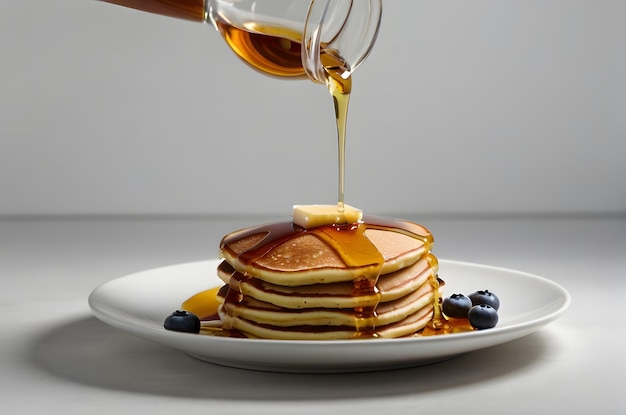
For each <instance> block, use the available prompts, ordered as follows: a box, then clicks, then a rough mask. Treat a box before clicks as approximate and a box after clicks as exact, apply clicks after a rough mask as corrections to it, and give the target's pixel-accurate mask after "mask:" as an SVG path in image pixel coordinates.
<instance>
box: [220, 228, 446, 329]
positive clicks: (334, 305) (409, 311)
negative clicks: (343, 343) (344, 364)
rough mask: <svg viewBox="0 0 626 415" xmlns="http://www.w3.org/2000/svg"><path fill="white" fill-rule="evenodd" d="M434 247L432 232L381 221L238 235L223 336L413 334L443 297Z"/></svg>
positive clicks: (224, 245) (227, 266) (229, 254)
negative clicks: (230, 333) (228, 332)
mask: <svg viewBox="0 0 626 415" xmlns="http://www.w3.org/2000/svg"><path fill="white" fill-rule="evenodd" d="M432 245H433V237H432V235H431V233H430V232H429V231H428V230H427V229H426V228H424V227H422V226H420V225H417V224H414V223H411V222H407V221H400V220H388V219H380V218H365V219H364V220H363V221H362V222H359V223H355V224H348V225H324V226H319V227H315V228H312V229H304V228H302V227H299V226H298V225H294V224H293V223H291V222H286V223H277V224H269V225H261V226H256V227H253V228H248V229H243V230H240V231H236V232H233V233H231V234H229V235H226V236H225V237H224V238H223V239H222V242H221V244H220V252H221V254H222V256H223V258H224V261H223V262H222V263H221V264H220V266H219V267H218V276H219V277H220V278H221V279H222V280H223V281H224V282H225V284H226V288H227V289H223V290H221V292H222V297H221V301H223V304H222V305H221V306H220V309H219V315H220V318H221V319H222V323H223V326H224V328H226V329H234V330H238V331H240V332H243V333H245V334H246V335H248V336H250V337H260V338H272V339H348V338H362V337H374V336H376V337H401V336H407V335H411V334H414V333H416V332H417V331H419V330H420V329H422V328H423V327H424V326H425V324H427V323H428V321H429V320H430V318H431V316H432V312H433V311H432V310H433V303H434V301H436V300H437V299H438V298H439V295H440V294H439V288H438V285H437V271H438V263H437V259H436V257H435V256H434V255H432V254H431V253H430V250H431V248H432Z"/></svg>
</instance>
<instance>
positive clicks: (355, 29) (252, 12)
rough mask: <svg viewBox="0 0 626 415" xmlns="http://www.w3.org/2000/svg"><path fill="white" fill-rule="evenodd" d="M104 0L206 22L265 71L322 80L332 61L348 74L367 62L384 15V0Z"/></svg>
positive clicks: (319, 81)
mask: <svg viewBox="0 0 626 415" xmlns="http://www.w3.org/2000/svg"><path fill="white" fill-rule="evenodd" d="M101 1H106V2H108V3H113V4H118V5H122V6H127V7H131V8H134V9H138V10H143V11H147V12H152V13H157V14H161V15H166V16H171V17H177V18H182V19H187V20H193V21H199V22H208V23H210V24H211V25H212V26H213V27H214V28H216V29H217V30H218V31H219V32H220V33H221V35H222V36H223V38H224V40H225V41H226V42H227V43H228V45H229V46H230V48H231V49H232V50H233V51H234V52H235V53H236V54H237V55H238V56H239V57H240V58H241V59H242V60H243V61H244V62H246V63H247V64H248V65H250V66H251V67H252V68H254V69H256V70H258V71H260V72H261V73H264V74H266V75H270V76H276V77H281V78H304V79H306V78H309V79H311V80H312V81H314V82H318V83H327V82H328V79H327V71H326V70H325V68H327V67H328V66H329V65H332V66H333V67H340V68H341V71H342V75H341V76H342V77H344V78H347V77H349V76H350V74H351V73H352V72H353V71H354V70H355V69H356V68H357V67H358V66H359V65H360V64H361V63H362V62H363V61H364V60H365V58H366V57H367V56H368V54H369V52H370V50H371V49H372V46H373V45H374V42H375V40H376V36H377V34H378V28H379V25H380V19H381V14H382V0H311V1H307V0H101ZM329 57H330V58H329ZM337 62H339V64H338V63H337Z"/></svg>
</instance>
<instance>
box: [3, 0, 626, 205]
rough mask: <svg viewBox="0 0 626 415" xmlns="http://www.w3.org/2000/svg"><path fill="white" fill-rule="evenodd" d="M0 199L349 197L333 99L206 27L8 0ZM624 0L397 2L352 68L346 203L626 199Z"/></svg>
mask: <svg viewBox="0 0 626 415" xmlns="http://www.w3.org/2000/svg"><path fill="white" fill-rule="evenodd" d="M0 63H1V65H0V75H1V76H0V215H9V216H14V215H18V216H19V215H57V214H87V215H100V214H213V213H218V214H220V213H250V212H259V213H262V214H265V213H270V214H289V213H290V207H291V205H292V204H294V203H335V202H336V200H337V196H336V193H337V183H336V182H337V174H336V169H337V162H336V138H335V137H336V136H335V129H334V128H335V127H334V117H333V113H332V103H331V101H330V98H329V96H328V93H327V91H326V90H325V89H324V87H322V86H319V85H316V84H313V83H312V82H309V81H296V82H291V81H277V80H275V79H271V78H267V77H264V76H262V75H259V74H257V73H256V72H253V71H251V70H250V69H248V68H247V67H246V66H245V65H243V64H242V63H240V62H239V61H238V59H237V58H236V57H235V56H234V55H233V54H232V52H231V51H230V50H229V49H228V48H227V46H226V45H225V43H224V42H223V41H222V40H221V38H220V37H219V35H218V34H217V33H216V32H214V31H213V29H212V28H211V27H210V26H209V25H206V24H199V23H198V24H194V23H191V22H185V21H182V20H175V19H171V18H165V17H161V16H156V15H150V14H147V13H141V12H136V11H133V10H130V9H126V8H122V7H119V6H114V5H111V4H107V3H101V2H97V1H92V0H55V1H52V0H28V1H25V0H2V2H0ZM625 74H626V2H624V1H621V0H614V1H610V0H593V1H592V0H569V1H565V0H558V1H557V0H554V1H545V0H541V1H539V0H525V1H501V0H493V1H428V2H427V1H413V0H387V1H385V3H384V18H383V24H382V28H381V32H380V36H379V40H378V43H377V45H376V47H375V48H374V51H373V53H372V55H371V56H370V58H369V59H368V61H366V62H365V63H364V64H363V66H361V67H360V68H359V70H358V71H357V72H356V73H355V76H354V78H355V79H354V93H353V97H352V101H351V108H350V116H349V127H348V164H347V192H346V202H347V203H349V204H352V205H357V206H359V207H361V208H363V209H364V210H366V211H370V212H378V213H393V212H413V213H421V212H423V213H442V212H443V213H468V212H469V213H479V214H491V213H495V212H505V213H519V212H526V213H528V212H531V213H533V212H539V213H545V212H566V213H568V212H569V213H580V212H592V213H616V212H624V211H626V184H625V181H624V179H625V178H626V163H625V162H624V161H625V156H624V153H625V151H624V150H625V149H626V138H625V137H626V82H625V80H624V79H625Z"/></svg>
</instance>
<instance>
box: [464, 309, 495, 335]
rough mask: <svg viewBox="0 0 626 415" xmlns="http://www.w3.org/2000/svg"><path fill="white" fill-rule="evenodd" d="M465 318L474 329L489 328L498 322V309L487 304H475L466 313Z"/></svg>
mask: <svg viewBox="0 0 626 415" xmlns="http://www.w3.org/2000/svg"><path fill="white" fill-rule="evenodd" d="M467 319H468V320H469V323H470V324H471V325H472V327H474V328H475V329H476V330H484V329H490V328H492V327H495V326H496V324H498V311H497V310H496V309H495V308H493V307H492V306H490V305H489V304H479V305H475V306H473V307H472V308H470V311H469V312H468V313H467Z"/></svg>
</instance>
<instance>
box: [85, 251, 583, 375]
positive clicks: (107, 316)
mask: <svg viewBox="0 0 626 415" xmlns="http://www.w3.org/2000/svg"><path fill="white" fill-rule="evenodd" d="M219 261H220V260H219V259H208V260H202V261H192V262H184V263H179V264H172V265H164V266H160V267H156V268H152V269H146V270H142V271H137V272H133V273H130V274H127V275H125V276H121V277H118V278H115V279H113V280H110V281H107V282H104V283H102V284H100V285H99V286H97V287H96V288H95V289H94V290H93V291H92V292H91V293H90V295H89V298H88V303H89V307H90V308H91V311H92V313H93V314H94V316H95V317H96V318H98V319H99V320H101V321H103V322H104V323H106V324H108V325H110V326H112V327H115V328H117V329H120V330H122V331H125V332H128V333H130V334H133V335H136V336H139V337H142V338H145V339H148V340H150V341H154V342H157V343H160V344H164V345H167V346H170V347H172V348H175V349H178V350H180V351H182V352H185V353H187V354H189V355H191V356H193V357H196V358H198V359H201V360H204V361H208V362H211V363H217V364H224V365H226V366H232V367H239V368H247V369H255V370H271V371H279V372H299V373H304V372H312V371H313V370H311V369H310V368H309V369H306V368H303V367H299V368H298V367H291V366H293V365H291V366H290V367H276V366H275V365H274V364H269V365H264V364H263V363H258V362H257V363H258V364H254V365H252V364H246V363H245V362H243V363H241V362H239V364H238V363H237V362H227V361H225V360H224V359H219V358H215V359H211V358H210V356H207V355H204V354H200V355H198V354H197V353H193V352H191V351H190V345H191V346H193V347H192V349H193V348H194V347H197V346H199V345H207V346H210V345H211V344H214V345H221V347H225V346H224V345H236V346H237V347H241V346H242V345H245V347H251V348H254V347H256V350H264V349H265V348H267V347H275V348H282V347H286V346H289V347H293V348H298V347H301V348H310V347H313V346H314V347H315V348H316V349H319V350H321V351H323V350H328V349H335V348H338V347H339V348H341V347H346V346H350V347H354V348H359V349H357V350H363V349H361V348H365V350H367V348H369V347H392V348H395V350H399V349H400V348H405V347H412V346H413V345H417V344H432V343H441V342H444V343H446V344H456V343H457V342H465V343H468V346H469V345H470V343H471V344H474V345H475V344H477V343H480V342H481V341H484V339H485V338H486V337H493V338H494V339H495V338H505V340H504V341H492V342H490V343H491V344H489V345H488V346H484V347H489V346H494V345H498V344H502V343H505V342H508V341H512V340H516V339H519V338H521V337H524V336H526V335H528V334H531V333H533V332H534V331H536V330H538V329H539V328H541V327H543V326H545V325H547V324H549V323H551V322H552V321H554V320H556V319H557V318H559V317H560V316H561V315H563V314H564V313H565V312H566V311H567V309H568V308H569V306H570V304H571V301H572V298H571V295H570V293H569V292H568V291H567V290H566V289H565V288H564V287H563V286H562V285H560V284H558V283H556V282H555V281H552V280H550V279H548V278H546V277H543V276H539V275H536V274H532V273H529V272H525V271H520V270H515V269H511V268H505V267H501V266H494V265H487V264H480V263H474V262H467V261H458V260H450V259H439V263H440V264H441V265H443V266H444V267H445V266H457V267H461V268H473V269H484V270H490V271H491V272H498V273H506V274H516V275H517V276H519V277H522V278H530V279H533V280H536V281H538V282H539V283H541V284H543V285H548V286H550V287H551V288H552V289H553V290H554V292H555V293H557V294H558V295H557V296H556V297H555V298H556V299H558V300H560V305H559V306H558V307H557V308H555V309H553V310H550V312H547V313H546V314H544V315H541V316H540V317H536V318H532V319H529V320H528V321H521V322H517V323H514V324H510V325H507V326H503V327H498V326H496V327H495V328H493V329H489V330H477V331H472V332H463V333H454V334H450V335H445V336H428V337H410V338H399V339H343V340H341V339H340V340H275V339H248V338H231V337H219V336H203V335H197V334H190V333H179V332H172V331H167V330H165V329H164V328H162V327H159V326H157V325H156V324H155V322H154V321H153V320H149V323H150V324H140V321H139V320H140V319H138V318H136V317H137V316H129V317H135V318H123V317H124V316H121V315H119V314H117V315H116V314H115V313H113V312H109V311H107V310H106V308H105V307H102V304H101V298H99V297H101V293H102V291H103V290H106V289H108V288H110V287H111V286H113V285H117V284H120V283H122V284H123V283H124V282H125V281H128V280H129V279H131V278H138V277H139V276H145V275H146V274H150V273H155V272H158V273H162V272H167V271H168V270H173V269H176V268H183V267H202V266H209V265H210V264H212V263H215V264H217V263H219ZM183 300H184V299H181V303H182V301H183ZM113 308H114V307H113ZM120 311H122V313H121V314H129V313H126V312H125V311H124V310H120ZM146 321H148V320H146ZM181 343H183V344H182V345H181ZM389 345H395V346H389ZM480 348H483V347H469V348H468V350H467V352H471V351H475V350H478V349H480ZM458 354H462V353H457V354H450V355H448V356H447V357H443V358H438V359H434V360H433V359H430V361H428V362H425V363H431V362H434V361H440V360H443V359H444V358H445V359H447V358H452V357H454V356H456V355H458ZM416 359H417V356H416ZM417 360H419V359H417ZM418 364H424V363H415V364H413V365H409V364H406V365H402V364H397V365H395V366H394V367H408V366H415V365H418ZM304 366H306V365H304ZM339 366H341V365H339ZM339 366H338V365H334V366H333V367H328V368H318V369H317V370H314V371H315V372H338V371H354V370H352V369H351V368H350V365H349V364H348V362H346V365H344V366H343V367H339ZM385 368H389V367H385ZM371 370H379V369H377V368H372V369H371Z"/></svg>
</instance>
